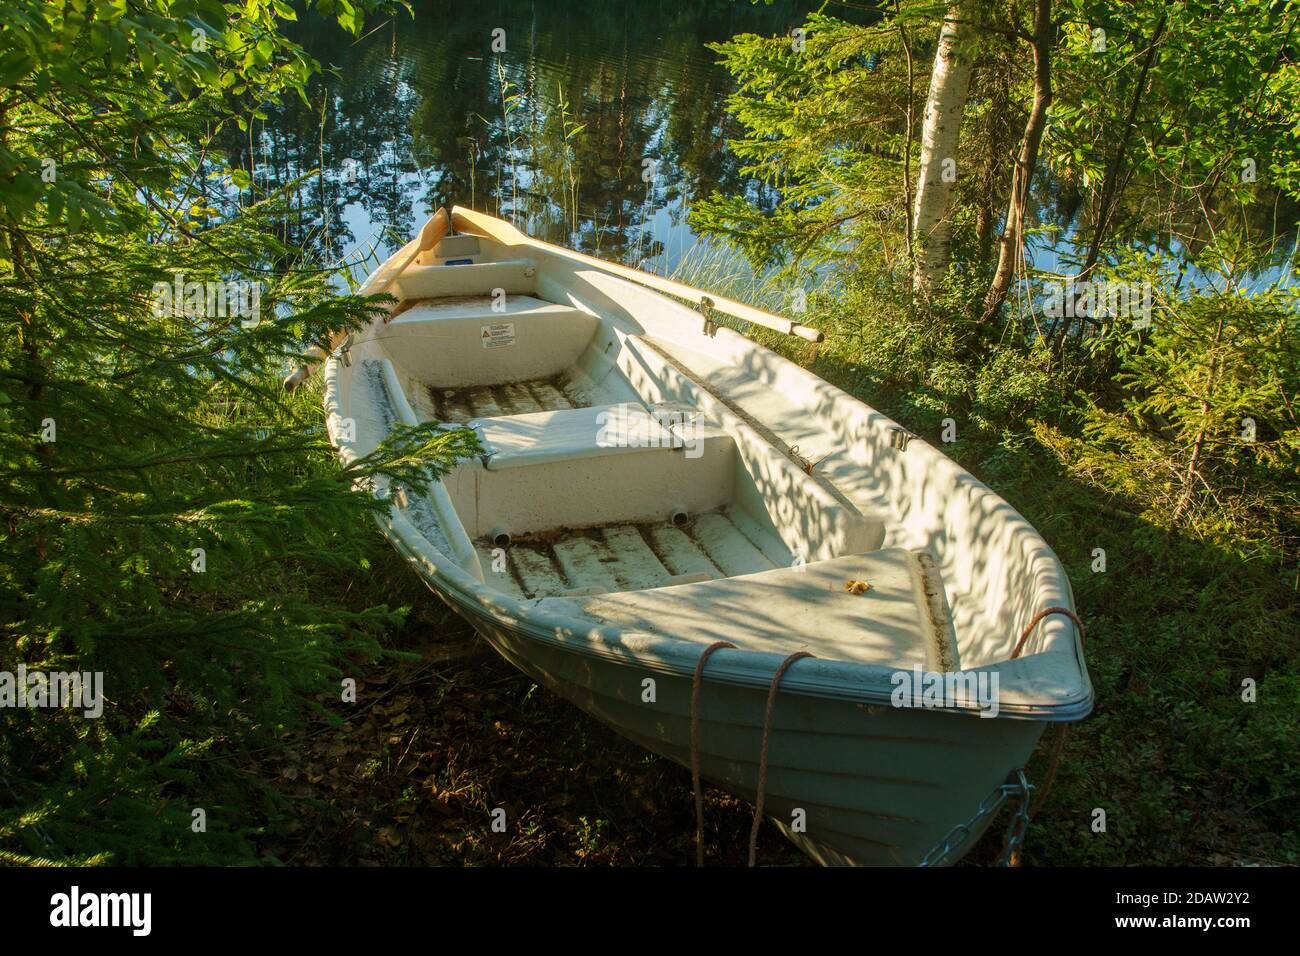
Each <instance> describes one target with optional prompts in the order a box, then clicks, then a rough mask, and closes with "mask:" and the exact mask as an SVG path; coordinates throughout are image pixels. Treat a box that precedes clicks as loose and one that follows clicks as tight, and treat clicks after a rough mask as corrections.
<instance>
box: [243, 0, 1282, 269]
mask: <svg viewBox="0 0 1300 956" xmlns="http://www.w3.org/2000/svg"><path fill="white" fill-rule="evenodd" d="M815 6H816V4H812V3H801V2H792V0H774V2H772V3H771V4H770V5H767V4H761V3H760V4H749V3H739V2H730V0H698V2H692V3H663V2H658V3H657V2H635V0H604V2H599V0H597V2H584V3H575V2H571V0H569V2H564V0H497V2H485V3H476V4H460V5H455V6H451V5H447V4H441V3H431V2H427V0H426V2H417V3H416V4H415V9H416V13H415V16H414V18H412V17H410V16H408V15H407V14H405V13H401V14H399V15H397V16H395V17H393V18H392V19H387V20H379V21H376V22H374V23H373V24H372V25H371V26H370V27H369V29H368V32H366V33H365V35H364V36H362V37H361V38H359V39H354V38H352V37H348V36H346V35H345V34H343V32H342V31H341V30H340V29H339V28H338V27H337V26H336V25H335V24H333V23H326V22H323V21H320V20H318V19H314V18H310V17H309V18H307V19H306V20H305V21H304V22H303V23H301V24H300V25H298V29H297V31H296V33H297V39H298V40H299V41H300V42H301V43H303V45H304V46H305V47H306V48H307V50H308V51H309V52H310V53H311V54H312V55H314V56H315V57H316V58H317V59H318V60H320V61H321V63H322V64H323V65H324V66H325V67H326V68H327V69H329V70H330V72H329V73H328V74H327V75H326V76H324V77H323V78H321V79H320V80H319V81H318V82H317V83H316V84H315V85H314V89H313V95H312V102H313V106H312V107H311V108H308V107H306V106H304V105H303V104H302V103H300V102H299V101H297V100H296V99H295V100H293V101H291V102H288V103H286V104H284V105H283V106H282V107H279V108H276V109H275V110H272V111H269V115H268V118H267V120H266V122H265V123H261V124H257V125H256V126H255V127H254V131H253V132H254V135H253V136H252V137H251V138H250V139H248V140H245V141H242V142H241V141H240V140H239V139H235V140H234V141H232V142H231V143H230V144H229V147H230V149H231V151H232V152H233V153H234V154H235V155H234V157H233V158H234V160H235V162H236V163H238V164H239V165H241V166H244V167H246V168H251V169H252V170H253V171H254V176H255V177H256V178H257V179H258V181H259V183H260V184H263V185H266V186H275V185H281V184H284V183H286V182H289V181H291V180H292V179H294V178H295V177H300V176H304V175H307V174H308V173H309V172H310V171H313V170H316V169H319V170H320V171H319V173H312V175H311V178H310V179H309V180H308V183H309V188H308V190H307V196H306V197H304V199H303V200H302V207H301V209H300V210H299V215H298V217H297V219H296V221H292V222H289V223H288V224H287V225H286V230H287V233H288V235H287V238H288V239H290V240H291V241H293V242H295V243H297V244H301V245H303V246H305V247H306V248H307V249H309V250H311V251H313V252H317V253H320V254H322V256H323V258H325V259H326V260H327V261H338V260H339V259H341V258H343V257H349V258H351V259H354V260H361V261H359V262H358V266H357V271H358V272H360V273H364V272H366V271H368V270H369V269H370V268H372V267H373V266H374V264H375V263H376V262H377V261H378V260H380V259H382V258H383V257H384V256H385V255H386V254H387V253H388V252H390V251H392V250H393V249H394V248H396V247H397V246H399V245H401V244H402V243H403V242H405V241H406V240H407V239H409V238H410V237H411V235H412V234H413V233H414V231H415V230H416V229H417V228H419V226H420V225H421V224H422V223H423V221H424V219H425V218H426V217H427V216H428V214H429V213H430V212H431V211H432V210H433V209H435V208H437V207H438V206H441V205H446V206H450V205H452V204H455V203H459V204H462V205H467V206H472V207H474V208H477V209H480V210H483V211H485V212H489V213H492V214H495V215H500V216H503V217H504V218H509V219H513V220H514V221H515V222H516V224H517V225H519V226H520V227H521V228H523V229H524V230H525V231H527V232H529V233H531V234H533V235H535V236H537V237H539V238H543V239H547V240H549V241H552V242H557V243H561V244H564V245H569V246H572V247H575V248H579V249H582V250H583V251H586V252H591V253H594V254H598V255H600V256H602V257H605V258H610V259H616V260H619V261H623V262H627V263H631V264H634V265H641V266H642V267H644V268H648V269H651V270H653V271H656V272H660V273H666V272H671V271H672V270H673V269H674V268H675V267H676V265H677V264H678V262H679V261H680V260H681V258H682V256H683V255H684V254H686V253H687V252H688V251H689V250H692V249H693V248H694V247H696V245H697V240H696V237H695V236H694V235H693V234H692V233H691V231H690V229H689V228H688V226H687V224H686V222H685V218H686V217H685V213H686V211H687V210H688V209H689V207H690V204H691V203H692V202H693V200H694V199H695V198H696V197H699V196H703V195H708V194H709V193H712V192H714V191H722V192H727V193H730V194H739V193H747V194H748V195H750V196H757V197H762V196H763V192H762V189H761V187H759V186H758V185H757V184H755V183H754V182H752V181H747V180H745V179H744V178H743V177H742V176H741V175H740V172H739V163H738V161H737V160H736V158H735V157H734V156H733V155H732V154H731V152H730V151H729V150H728V149H727V145H726V143H727V140H728V139H729V138H734V137H735V136H737V135H738V134H739V132H740V130H739V129H738V127H737V126H736V124H735V122H734V120H732V119H731V118H730V116H729V115H728V114H727V112H726V108H725V104H726V98H727V95H728V93H729V92H730V91H731V88H732V85H731V81H730V78H729V76H728V75H727V73H726V71H725V70H723V69H722V68H721V67H720V66H719V65H718V64H717V62H716V60H717V54H716V53H714V51H712V50H710V49H708V47H707V45H706V44H708V43H710V42H715V41H719V40H725V39H728V38H730V37H732V36H734V35H736V34H738V33H745V32H752V33H760V34H765V35H778V34H786V33H788V32H789V31H790V30H791V29H792V28H793V27H796V26H798V25H800V24H802V23H803V22H804V18H805V16H806V14H807V12H808V11H809V10H810V9H813V8H814V7H815ZM834 12H835V14H836V15H838V16H844V17H848V18H852V17H854V16H855V15H857V14H855V12H854V11H853V10H852V9H850V8H841V7H836V8H835V9H834ZM494 47H495V48H494ZM250 152H251V153H252V155H251V156H250ZM1045 212H1046V211H1045ZM1071 234H1072V233H1071V230H1070V228H1069V226H1068V225H1066V228H1065V229H1064V231H1063V233H1062V234H1061V237H1060V239H1059V240H1058V241H1056V242H1055V243H1053V242H1051V241H1049V240H1048V239H1046V238H1038V239H1036V240H1034V241H1032V242H1031V246H1030V249H1029V250H1028V258H1029V261H1030V263H1031V264H1032V265H1033V266H1035V267H1037V268H1041V269H1047V270H1049V271H1056V270H1058V269H1059V270H1062V271H1073V270H1072V269H1070V267H1069V266H1068V264H1067V263H1066V261H1065V260H1063V259H1062V258H1061V254H1062V253H1064V254H1066V256H1067V257H1068V256H1069V254H1070V253H1071V252H1072V251H1073V250H1072V246H1071V243H1070V236H1071ZM1151 241H1152V242H1153V243H1154V241H1155V235H1154V232H1153V234H1152V237H1151ZM367 252H368V253H369V254H368V255H365V253H367ZM1198 279H1199V277H1198V276H1197V275H1196V274H1195V271H1194V270H1193V274H1192V282H1193V283H1196V282H1198ZM1261 280H1262V282H1261ZM1279 281H1281V282H1285V283H1288V284H1289V283H1290V281H1291V276H1290V273H1289V270H1282V269H1276V270H1269V271H1268V272H1266V273H1265V274H1263V275H1261V276H1257V277H1256V284H1273V283H1274V282H1279Z"/></svg>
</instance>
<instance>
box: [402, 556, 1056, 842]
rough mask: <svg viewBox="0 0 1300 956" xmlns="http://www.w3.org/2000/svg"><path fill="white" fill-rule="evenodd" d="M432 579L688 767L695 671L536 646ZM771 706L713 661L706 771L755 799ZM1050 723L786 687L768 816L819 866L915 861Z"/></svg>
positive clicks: (455, 604) (640, 740)
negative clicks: (719, 671)
mask: <svg viewBox="0 0 1300 956" xmlns="http://www.w3.org/2000/svg"><path fill="white" fill-rule="evenodd" d="M424 578H425V581H426V583H427V584H428V585H429V586H430V588H431V589H432V590H433V591H434V593H436V594H438V595H439V596H440V597H441V598H442V599H443V600H444V601H446V602H447V603H448V605H449V606H450V607H451V608H452V609H453V610H455V611H456V612H457V613H458V614H460V615H461V616H462V617H463V618H465V619H466V620H467V621H468V622H469V623H470V625H471V626H472V627H473V628H474V630H475V631H476V632H477V633H478V634H479V635H480V636H481V637H482V638H483V639H484V640H485V641H486V642H487V643H488V644H489V645H490V646H491V647H492V648H493V649H494V650H495V651H496V652H497V653H498V654H500V655H501V657H503V658H504V659H505V660H506V661H508V662H509V663H510V664H512V665H514V666H515V667H516V668H518V669H519V670H520V671H522V672H524V673H525V674H527V675H528V676H529V677H531V678H533V679H534V680H536V681H537V682H538V683H539V684H540V685H542V686H544V687H546V688H548V689H549V690H551V691H553V692H555V693H557V694H559V695H560V696H561V697H564V698H565V699H566V700H569V701H570V702H572V703H574V704H576V705H577V706H578V707H580V708H581V709H582V710H584V711H585V712H586V713H588V714H590V715H591V716H593V717H595V718H596V719H598V720H600V721H601V722H602V723H604V724H606V725H607V726H609V727H610V728H612V729H613V730H614V731H616V732H617V733H619V734H620V735H622V736H623V737H626V738H627V739H628V740H631V741H632V742H634V743H636V744H638V745H640V746H642V747H644V748H646V749H647V750H650V751H652V752H654V753H656V754H658V755H660V756H662V757H667V758H668V759H670V760H673V761H675V762H677V763H679V764H681V765H682V766H684V767H689V766H690V759H691V755H690V748H689V744H688V743H687V742H688V741H689V740H690V714H691V711H690V706H691V705H690V701H691V689H692V679H691V676H690V675H685V674H665V673H663V672H662V671H661V670H658V669H654V668H652V667H651V666H650V665H649V664H648V663H646V662H644V661H641V660H639V659H638V658H637V657H636V656H634V655H628V656H627V657H625V658H622V659H612V658H610V657H607V656H603V655H588V654H583V653H580V652H575V651H574V650H572V649H568V648H565V647H562V646H559V645H556V644H553V643H550V642H546V641H540V640H537V639H536V638H534V637H532V636H530V635H529V634H528V633H527V632H526V629H525V628H523V627H520V626H511V625H510V624H508V623H505V622H503V621H501V620H499V619H498V618H497V617H496V616H495V615H494V614H493V613H492V612H491V610H490V609H489V608H487V607H484V606H482V605H479V604H477V603H474V602H468V603H467V602H464V601H463V600H461V599H460V598H459V596H458V595H456V594H454V593H452V592H450V591H449V590H447V589H444V588H443V587H441V586H440V585H439V583H438V582H437V581H436V580H430V579H429V577H428V576H427V575H426V576H424ZM647 681H652V682H653V683H652V684H647V683H646V682H647ZM766 703H767V692H766V690H765V689H760V688H755V687H740V686H736V685H733V684H725V683H721V682H716V681H711V680H709V679H708V670H707V665H706V670H705V679H704V682H703V686H702V693H701V704H700V773H701V776H702V778H703V779H704V780H705V781H707V782H708V783H709V784H711V785H712V786H715V787H718V788H720V789H723V790H726V791H728V792H729V793H732V794H734V795H736V796H738V797H741V798H742V799H745V800H747V801H749V802H751V803H752V802H754V800H755V798H756V796H757V789H758V764H759V757H760V752H761V748H762V738H763V718H764V711H765V708H766ZM1043 728H1044V724H1043V723H1042V722H1040V721H1029V720H1005V719H996V718H993V719H987V718H980V717H974V716H969V715H966V714H954V713H952V712H945V711H940V710H927V709H922V708H911V707H901V708H894V707H890V706H884V705H879V704H863V703H855V702H853V701H846V700H835V699H826V698H818V697H812V696H808V695H803V694H791V693H788V692H783V693H780V694H778V696H777V699H776V704H775V707H774V710H773V718H772V731H771V738H770V741H769V745H768V770H767V786H766V788H765V795H764V806H765V810H766V816H767V818H768V819H769V820H771V821H772V822H774V823H775V824H777V825H778V826H779V827H780V828H781V830H782V831H783V832H784V833H785V834H786V836H787V837H789V838H790V839H791V840H792V841H793V842H794V843H795V844H796V845H797V846H798V847H799V848H800V849H801V850H802V851H803V852H804V853H806V854H807V855H808V856H809V857H810V858H812V859H813V860H815V861H816V862H818V863H822V864H824V865H837V866H838V865H867V866H916V865H919V864H920V863H921V862H922V861H924V860H925V859H926V857H927V855H928V854H929V853H930V852H931V851H932V850H933V849H934V848H935V846H937V845H938V844H939V843H940V841H941V840H943V839H944V838H945V836H947V835H948V834H949V832H950V831H951V830H952V829H953V828H954V827H955V826H957V825H958V824H961V823H966V822H968V821H969V820H970V818H971V817H973V816H974V815H975V813H976V811H977V810H978V808H979V806H980V803H981V801H983V800H984V799H985V798H987V797H988V796H989V794H990V793H991V792H993V791H994V790H995V789H996V788H997V787H998V786H999V785H1001V784H1002V783H1004V782H1005V781H1006V779H1007V777H1008V776H1009V774H1011V773H1012V772H1013V771H1015V770H1016V769H1018V768H1021V767H1023V766H1024V765H1025V763H1026V761H1027V760H1028V759H1029V756H1030V754H1031V753H1032V752H1033V749H1034V746H1035V744H1036V743H1037V741H1038V739H1039V737H1040V736H1041V735H1042V732H1043ZM990 822H991V821H990V820H989V819H983V820H980V821H978V822H977V823H976V825H975V826H972V827H971V830H970V833H969V834H968V836H967V837H966V838H965V839H964V840H963V842H962V843H961V845H960V846H958V847H956V848H955V849H954V851H953V852H952V853H951V854H949V855H948V856H947V857H946V858H944V859H943V860H942V861H940V862H942V863H943V864H948V865H950V864H952V863H955V862H956V861H957V860H959V859H960V858H961V857H962V856H963V855H964V854H965V853H967V852H969V850H970V849H971V847H972V846H973V845H974V844H975V842H976V841H978V839H979V837H980V835H981V834H982V832H983V831H984V829H985V828H986V827H987V826H988V824H989V823H990Z"/></svg>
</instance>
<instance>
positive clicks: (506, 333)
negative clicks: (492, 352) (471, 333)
mask: <svg viewBox="0 0 1300 956" xmlns="http://www.w3.org/2000/svg"><path fill="white" fill-rule="evenodd" d="M479 341H480V342H482V343H483V347H484V348H485V349H503V348H505V347H507V346H510V345H514V344H515V324H514V323H513V322H499V323H497V324H496V325H485V326H483V332H482V334H480V335H479Z"/></svg>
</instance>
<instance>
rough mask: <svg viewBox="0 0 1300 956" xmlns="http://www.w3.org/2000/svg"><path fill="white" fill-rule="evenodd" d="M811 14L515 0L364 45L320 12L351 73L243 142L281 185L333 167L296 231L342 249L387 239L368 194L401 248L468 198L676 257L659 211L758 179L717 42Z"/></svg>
mask: <svg viewBox="0 0 1300 956" xmlns="http://www.w3.org/2000/svg"><path fill="white" fill-rule="evenodd" d="M795 7H796V5H795V4H793V3H789V2H786V3H780V2H778V3H776V4H774V5H773V6H771V7H767V6H758V7H748V6H746V5H736V4H731V3H727V2H722V0H717V2H713V3H707V2H706V3H697V4H692V5H689V6H688V5H683V8H682V9H678V10H675V11H672V12H671V13H669V14H667V16H668V19H666V20H665V19H662V18H659V17H658V16H657V15H658V14H659V12H660V11H659V10H658V9H651V8H647V7H645V6H643V5H642V4H639V3H635V2H631V0H624V2H605V3H595V4H585V5H583V7H582V8H581V9H577V8H571V5H569V4H561V3H554V4H538V3H532V2H526V0H515V2H510V0H507V2H503V3H499V4H495V5H493V8H492V9H491V10H490V11H489V12H482V11H481V9H480V10H474V9H472V8H461V9H457V10H456V11H454V12H451V11H448V10H445V9H442V8H434V7H428V8H421V9H420V10H419V12H418V14H417V16H416V19H415V20H414V21H409V20H406V19H405V18H404V17H398V18H396V19H394V20H393V21H392V22H390V23H388V24H386V25H383V26H381V27H380V28H379V29H377V30H375V31H374V32H373V33H371V34H369V35H368V36H366V37H365V38H364V39H363V40H362V41H360V42H356V43H353V42H351V40H350V39H347V38H341V37H340V36H339V34H338V33H337V31H329V30H326V29H324V28H322V27H321V26H320V25H319V24H318V23H316V22H314V21H313V19H312V18H308V19H307V20H306V21H305V22H304V23H303V24H302V25H301V28H300V39H301V42H303V43H304V45H305V46H306V47H307V49H308V50H309V51H311V52H312V54H313V55H314V56H316V57H317V58H318V59H319V60H320V61H321V62H322V63H323V64H325V65H326V66H331V65H332V66H334V67H335V68H336V71H335V73H334V74H333V75H329V76H325V77H323V78H322V79H320V80H319V81H317V82H316V83H315V85H314V87H313V91H312V96H311V101H312V102H311V105H310V106H307V105H305V104H303V103H302V102H300V101H297V100H294V101H286V102H285V103H283V104H281V105H280V106H278V107H276V108H274V109H272V110H268V118H267V120H266V121H265V122H264V123H262V122H259V123H256V124H254V126H253V129H252V134H251V140H250V138H248V137H246V136H244V135H243V134H240V133H238V132H237V131H236V132H234V133H232V135H231V136H230V138H229V140H228V142H227V144H226V145H227V148H228V149H229V150H230V152H231V154H232V155H233V157H234V159H235V161H236V162H237V163H238V164H239V165H241V166H244V167H245V168H251V169H252V170H253V172H254V179H255V181H256V183H257V184H258V186H259V187H263V188H265V187H274V186H279V185H283V184H285V183H287V182H290V181H292V180H293V179H294V178H297V177H300V176H303V175H304V174H306V173H308V172H309V171H312V170H315V169H317V168H318V167H319V169H320V170H321V172H320V173H319V174H318V175H314V176H313V177H312V178H311V180H310V181H309V186H308V189H307V191H306V196H305V197H304V201H303V205H301V206H300V207H299V208H297V209H296V214H295V215H294V216H292V217H290V218H289V219H287V220H286V221H285V223H284V234H285V238H286V239H287V240H288V241H290V242H292V243H295V244H301V245H304V246H306V247H308V248H310V249H313V250H316V251H318V252H319V253H320V254H321V255H322V256H323V257H325V258H329V259H334V258H337V257H338V256H340V255H342V254H343V253H345V252H347V251H349V250H350V249H352V248H353V247H354V246H355V245H356V244H357V243H358V242H364V241H366V240H368V239H373V238H377V237H370V236H364V235H362V236H356V235H353V234H352V232H351V230H350V229H349V228H348V226H347V223H346V221H345V219H344V210H345V209H346V208H347V207H348V206H350V205H356V206H358V207H360V208H361V209H363V210H364V211H365V213H366V214H367V216H368V217H369V219H370V222H371V223H372V224H373V225H374V227H375V229H377V230H389V231H390V238H389V243H390V244H391V243H392V242H393V241H394V240H395V239H399V238H404V237H406V236H409V235H410V233H411V232H412V231H413V229H414V228H415V226H416V219H417V218H418V217H419V216H420V215H423V213H424V209H425V208H426V207H428V208H432V207H436V206H438V205H450V204H452V203H461V204H464V205H473V206H475V207H477V208H479V209H484V210H486V211H489V212H493V213H498V214H500V215H503V216H506V217H508V218H513V219H514V220H515V221H516V222H517V223H518V224H519V225H520V226H521V228H525V229H527V230H528V231H530V232H533V233H534V234H536V235H538V236H540V237H542V238H546V239H549V240H551V241H556V242H561V243H565V244H572V245H576V246H578V247H580V248H584V249H587V250H590V251H599V252H600V253H601V254H602V255H605V256H608V257H612V258H631V259H637V260H639V259H642V258H645V257H648V256H652V255H656V254H658V253H659V252H660V251H662V250H661V249H660V248H659V247H658V244H657V243H655V242H654V241H653V240H652V238H651V237H650V235H649V232H650V220H651V218H652V217H653V216H654V214H655V213H656V211H658V210H662V209H663V208H664V207H665V206H668V207H669V208H671V209H674V210H675V209H677V208H678V207H679V206H680V204H681V203H682V202H689V201H690V200H691V199H692V198H693V197H695V196H697V195H700V194H702V193H708V192H711V191H713V190H716V189H721V190H726V191H734V190H736V189H738V188H741V186H742V184H741V183H740V176H739V173H738V171H737V163H736V161H735V160H734V158H733V157H732V156H731V155H730V153H729V152H728V151H727V150H726V149H725V148H724V142H725V140H726V139H727V138H728V137H729V136H732V135H734V134H735V130H734V129H733V128H732V127H731V121H730V120H729V119H728V117H727V116H726V113H725V109H724V101H725V98H726V95H727V93H728V92H729V89H730V85H729V80H728V79H727V77H726V76H725V73H724V72H723V71H722V70H721V69H720V68H719V67H717V66H716V65H715V64H714V63H713V54H712V53H711V52H709V51H708V50H707V49H705V48H704V43H706V42H708V41H711V40H715V39H724V38H726V37H729V36H731V35H732V34H733V33H736V32H742V31H753V32H766V33H778V32H782V31H784V30H786V29H787V28H789V27H790V26H792V25H793V24H794V23H796V22H797V21H798V20H799V19H800V16H799V14H797V13H796V12H795ZM497 27H501V28H503V29H504V30H505V31H506V46H507V48H506V50H505V52H503V53H500V54H496V53H493V52H492V50H491V41H492V30H493V29H494V28H497ZM647 160H648V161H650V163H652V164H653V165H652V166H650V167H649V168H647V165H646V161H647ZM651 172H653V173H655V175H654V176H653V177H650V176H649V174H650V173H651ZM643 174H645V175H644V176H643ZM646 178H651V181H650V182H648V183H647V182H646V181H645V179H646Z"/></svg>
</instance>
